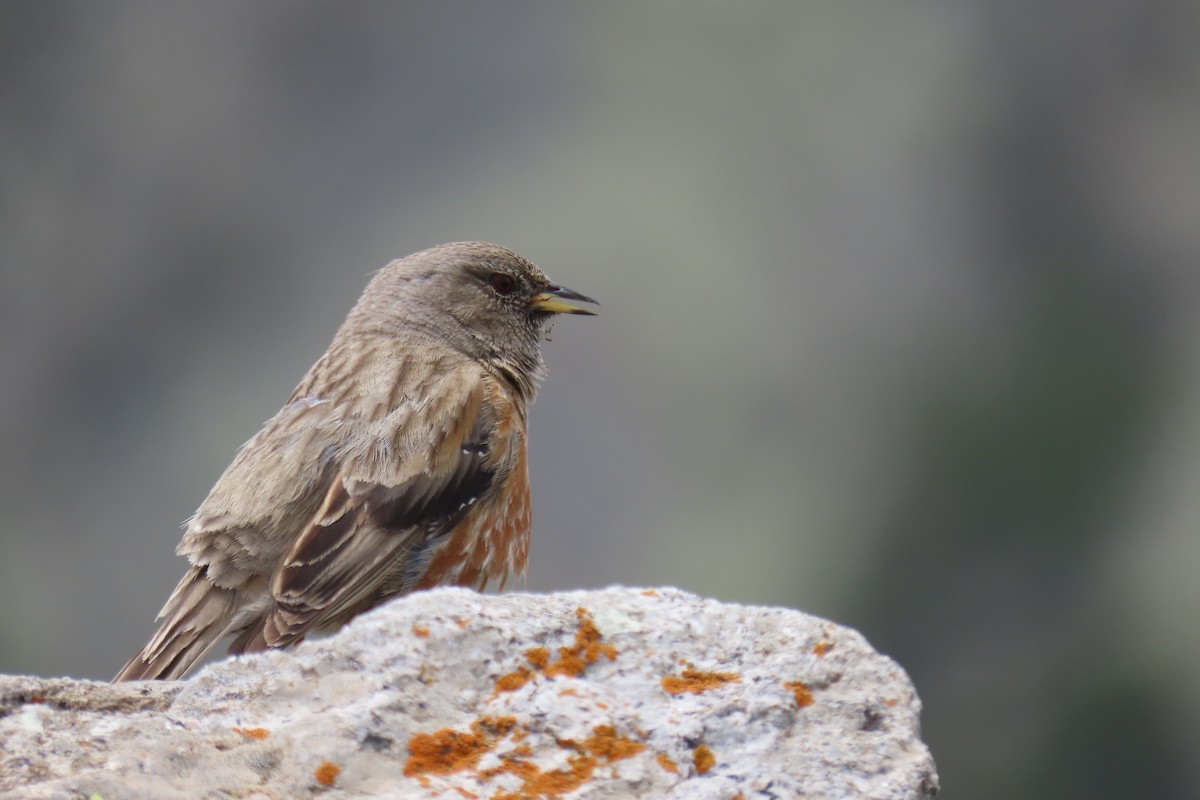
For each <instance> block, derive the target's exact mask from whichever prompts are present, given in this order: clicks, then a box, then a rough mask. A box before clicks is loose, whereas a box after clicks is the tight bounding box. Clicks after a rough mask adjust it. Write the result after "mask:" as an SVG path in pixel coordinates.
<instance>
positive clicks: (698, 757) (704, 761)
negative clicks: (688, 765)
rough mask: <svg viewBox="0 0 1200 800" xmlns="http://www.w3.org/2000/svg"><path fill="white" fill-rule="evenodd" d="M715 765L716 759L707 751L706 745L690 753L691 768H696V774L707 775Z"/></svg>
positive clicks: (711, 752)
mask: <svg viewBox="0 0 1200 800" xmlns="http://www.w3.org/2000/svg"><path fill="white" fill-rule="evenodd" d="M716 763H717V757H716V756H714V755H713V751H712V750H709V749H708V745H706V744H702V745H700V746H699V747H697V748H696V749H695V750H693V751H692V766H694V767H695V768H696V772H697V774H699V775H704V774H707V773H708V771H709V770H710V769H712V768H713V767H714V766H716Z"/></svg>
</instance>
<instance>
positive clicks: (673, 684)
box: [662, 667, 741, 694]
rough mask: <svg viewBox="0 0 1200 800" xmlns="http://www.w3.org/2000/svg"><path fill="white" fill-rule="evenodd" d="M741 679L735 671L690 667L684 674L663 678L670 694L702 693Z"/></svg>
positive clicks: (664, 686)
mask: <svg viewBox="0 0 1200 800" xmlns="http://www.w3.org/2000/svg"><path fill="white" fill-rule="evenodd" d="M739 680H741V678H739V677H738V676H737V674H735V673H733V672H701V671H700V670H697V669H692V668H691V667H688V668H687V669H685V670H684V671H683V674H682V675H668V676H667V677H665V678H663V679H662V686H663V688H664V689H666V690H667V692H668V693H670V694H682V693H684V692H691V693H692V694H700V693H701V692H707V691H708V690H709V689H715V688H717V687H718V686H724V685H725V684H727V683H736V682H737V681H739Z"/></svg>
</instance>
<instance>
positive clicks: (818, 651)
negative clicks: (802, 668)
mask: <svg viewBox="0 0 1200 800" xmlns="http://www.w3.org/2000/svg"><path fill="white" fill-rule="evenodd" d="M832 649H833V642H825V641H821V642H817V643H816V644H814V645H813V649H812V651H813V655H815V656H816V657H817V658H824V657H825V654H826V653H828V652H829V651H830V650H832Z"/></svg>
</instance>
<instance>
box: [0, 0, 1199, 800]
mask: <svg viewBox="0 0 1200 800" xmlns="http://www.w3.org/2000/svg"><path fill="white" fill-rule="evenodd" d="M0 13H2V21H0V76H2V80H0V380H2V385H0V412H2V413H0V446H2V455H3V458H0V671H2V672H26V673H36V674H39V675H46V676H50V675H62V674H67V675H73V676H81V677H92V678H107V677H109V676H110V675H111V674H112V673H113V672H115V671H116V669H117V668H118V667H119V666H120V665H121V664H122V663H123V662H124V660H125V659H126V658H127V657H128V656H129V655H130V654H131V653H132V652H133V651H134V650H135V649H136V648H137V647H138V646H140V644H141V643H142V641H143V640H144V639H145V638H146V637H147V636H148V635H149V633H150V632H151V630H152V627H153V617H154V614H155V612H156V611H157V610H158V608H159V606H160V605H161V603H162V602H163V600H164V599H165V598H166V596H167V594H168V592H169V591H170V589H171V588H172V587H173V586H174V584H175V581H176V580H177V578H178V577H179V575H180V574H181V573H182V562H181V561H179V560H178V559H176V558H175V556H174V554H173V548H174V546H175V543H176V541H177V539H178V536H179V533H180V531H179V523H180V522H181V521H182V520H183V519H185V518H186V517H187V516H189V515H190V513H191V512H192V510H193V509H194V508H195V507H196V505H198V504H199V502H200V501H201V500H202V499H203V497H204V495H205V494H206V492H207V489H208V487H209V486H210V485H211V483H212V482H213V481H214V480H215V479H216V477H217V476H218V475H219V474H220V472H221V471H222V470H223V469H224V467H225V465H226V464H227V463H228V461H229V460H230V458H231V457H232V455H233V452H234V450H235V449H236V448H237V446H238V445H239V444H240V443H241V442H242V441H243V440H245V439H246V438H248V437H249V436H250V435H251V434H252V433H254V431H255V430H257V428H258V426H259V424H260V423H261V422H262V421H263V420H265V419H266V418H267V417H269V416H270V415H271V414H273V413H274V411H275V410H276V409H277V408H278V406H279V405H280V403H281V402H282V401H283V400H284V399H285V398H286V397H287V395H288V394H289V392H290V391H291V388H292V386H293V385H294V384H295V382H296V381H297V380H298V379H299V377H300V375H301V374H302V373H303V372H304V370H305V369H306V368H307V367H308V365H309V364H310V363H311V362H312V361H313V360H314V359H315V358H316V356H317V355H319V354H320V353H321V352H322V351H323V350H324V348H325V345H326V344H327V342H328V340H329V338H330V336H331V335H332V333H333V330H334V328H335V327H336V326H337V324H338V323H339V322H340V320H341V318H342V316H343V315H344V314H345V312H346V311H347V310H348V309H349V307H350V305H351V304H352V303H353V301H354V300H355V298H356V297H357V294H358V292H359V291H361V289H362V287H363V285H364V284H365V283H366V280H367V279H368V276H369V274H370V272H371V271H372V270H374V269H376V268H377V267H379V266H382V265H383V264H384V263H385V262H386V261H388V260H390V259H391V258H394V257H398V256H401V255H404V254H407V253H409V252H412V251H415V250H418V249H422V248H424V247H427V246H429V245H432V244H435V243H438V242H443V241H450V240H458V239H486V240H494V241H498V242H501V243H504V244H507V245H509V246H511V247H513V248H515V249H517V250H518V251H520V252H521V253H523V254H525V255H527V256H528V257H530V258H531V259H532V260H534V261H535V262H536V263H538V264H540V265H541V266H542V267H543V268H545V269H546V270H547V271H548V272H549V273H550V274H551V275H552V276H553V277H554V278H555V279H557V280H559V281H560V282H562V283H563V284H565V285H567V286H570V287H572V288H576V289H578V290H580V291H583V292H585V293H588V294H591V295H594V296H595V297H597V298H599V299H600V300H601V301H602V302H603V304H604V305H603V309H602V316H600V317H598V318H596V319H579V318H574V319H568V320H564V321H563V322H562V323H560V324H559V325H558V327H557V329H556V331H555V334H554V337H553V341H552V342H551V343H550V344H548V345H547V348H546V350H547V360H548V362H549V364H550V376H549V379H548V381H547V383H546V384H545V385H544V388H543V392H542V394H541V396H540V398H539V401H538V404H537V405H536V407H535V408H534V411H533V415H532V422H533V432H532V441H531V451H532V452H531V457H532V474H533V482H534V505H535V510H534V517H535V529H534V547H533V554H532V561H531V568H530V573H529V578H528V588H529V589H531V590H538V591H548V590H556V589H574V588H579V587H596V586H605V585H609V584H614V583H623V584H634V585H665V584H673V585H677V586H680V587H683V588H685V589H688V590H691V591H694V592H698V593H702V594H705V595H711V596H715V597H719V598H723V599H726V600H730V601H740V602H746V603H766V604H778V605H785V606H793V607H797V608H801V609H805V610H807V611H810V612H814V613H817V614H821V615H824V616H828V617H830V618H832V619H834V620H837V621H839V622H842V623H845V624H848V625H851V626H853V627H856V628H858V629H859V630H861V631H863V632H864V633H865V634H866V635H867V636H868V637H869V638H870V640H871V641H872V642H873V643H874V644H875V645H876V646H877V647H878V648H879V649H881V650H882V651H884V652H886V653H889V654H891V655H892V656H894V657H895V658H896V659H898V660H899V661H900V663H902V664H903V665H904V667H905V668H907V670H908V671H909V673H910V674H911V676H912V678H913V680H914V681H915V683H916V685H917V688H918V690H919V692H920V694H921V696H922V698H923V700H924V702H925V712H924V716H923V720H924V732H925V736H926V739H927V741H928V742H929V744H930V746H931V747H932V750H933V753H934V755H935V757H936V759H937V762H938V765H939V768H940V772H941V776H942V782H943V786H944V795H945V796H947V797H970V798H976V799H977V800H981V799H982V800H987V799H989V798H1012V797H1034V796H1044V797H1080V798H1083V797H1087V798H1108V797H1112V798H1129V797H1187V796H1191V797H1200V766H1198V765H1200V760H1197V759H1196V758H1195V756H1196V752H1197V750H1196V743H1197V742H1198V741H1200V723H1197V720H1198V719H1200V681H1197V680H1196V675H1197V672H1196V666H1195V665H1196V663H1197V661H1198V660H1200V636H1198V632H1200V622H1198V621H1197V616H1198V613H1197V611H1198V608H1200V579H1198V570H1200V536H1198V535H1197V523H1198V521H1200V275H1198V271H1200V270H1198V261H1200V6H1198V5H1197V4H1196V3H1195V2H1193V0H1096V1H1095V2H1088V3H1048V4H1047V3H1027V2H1013V0H973V1H971V2H957V3H887V4H884V3H860V2H847V3H836V4H835V3H801V2H776V3H767V2H750V3H729V2H717V1H716V0H713V1H712V2H702V1H694V2H658V3H643V2H634V1H633V0H630V2H605V3H561V2H555V1H554V0H545V2H506V3H492V2H483V1H482V0H481V1H480V2H460V1H457V0H454V1H450V2H424V3H404V4H400V3H396V4H383V3H372V2H353V1H351V2H346V1H343V2H336V3H335V2H309V1H306V0H288V1H287V2H283V1H282V0H258V1H257V2H254V3H242V2H227V1H224V0H222V1H220V2H203V3H200V2H193V3H162V2H158V0H122V1H121V2H116V1H112V0H110V1H109V2H98V3H92V2H83V0H79V1H78V2H66V3H64V2H57V1H56V0H31V1H30V2H5V3H4V4H3V7H2V8H0Z"/></svg>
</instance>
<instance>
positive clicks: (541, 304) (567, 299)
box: [529, 284, 600, 317]
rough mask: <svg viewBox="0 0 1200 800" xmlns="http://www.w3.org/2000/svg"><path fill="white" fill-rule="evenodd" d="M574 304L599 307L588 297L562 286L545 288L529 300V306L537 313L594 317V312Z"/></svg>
mask: <svg viewBox="0 0 1200 800" xmlns="http://www.w3.org/2000/svg"><path fill="white" fill-rule="evenodd" d="M572 301H574V302H572ZM576 303H593V304H595V305H600V304H599V303H597V302H596V301H595V300H593V299H592V298H590V297H586V296H584V295H582V294H580V293H579V292H573V291H571V290H570V289H566V288H563V287H562V286H555V285H554V284H551V285H550V286H547V287H546V288H545V289H543V290H542V291H540V292H538V293H537V294H535V295H534V296H533V297H531V298H530V299H529V305H530V306H531V307H532V308H534V309H535V310H537V311H545V312H547V313H550V314H587V315H589V316H592V317H594V316H596V312H595V311H592V310H591V309H590V308H584V307H582V306H579V305H576Z"/></svg>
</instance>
